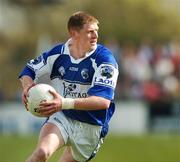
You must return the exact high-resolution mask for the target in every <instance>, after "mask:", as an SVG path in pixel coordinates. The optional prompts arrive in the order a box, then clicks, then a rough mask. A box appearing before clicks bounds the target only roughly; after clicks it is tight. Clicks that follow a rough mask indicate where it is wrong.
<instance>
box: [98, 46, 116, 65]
mask: <svg viewBox="0 0 180 162" xmlns="http://www.w3.org/2000/svg"><path fill="white" fill-rule="evenodd" d="M95 55H96V61H97V62H99V63H102V62H104V63H109V64H114V65H116V64H117V61H116V59H115V57H114V55H113V53H112V51H111V50H110V49H109V48H107V47H106V46H104V45H102V44H98V45H97V49H96V51H95Z"/></svg>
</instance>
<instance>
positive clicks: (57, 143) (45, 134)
mask: <svg viewBox="0 0 180 162" xmlns="http://www.w3.org/2000/svg"><path fill="white" fill-rule="evenodd" d="M63 145H64V140H63V137H62V135H61V132H60V130H59V129H58V127H57V126H56V125H54V124H52V123H45V124H44V126H43V127H42V129H41V132H40V135H39V141H38V147H41V148H43V149H44V150H45V151H48V152H49V153H53V152H54V151H56V150H57V149H58V148H60V147H62V146H63Z"/></svg>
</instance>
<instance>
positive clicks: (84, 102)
mask: <svg viewBox="0 0 180 162" xmlns="http://www.w3.org/2000/svg"><path fill="white" fill-rule="evenodd" d="M109 105H110V100H107V99H105V98H102V97H97V96H90V97H87V98H78V99H75V102H74V108H75V109H77V110H98V109H99V110H100V109H107V108H109Z"/></svg>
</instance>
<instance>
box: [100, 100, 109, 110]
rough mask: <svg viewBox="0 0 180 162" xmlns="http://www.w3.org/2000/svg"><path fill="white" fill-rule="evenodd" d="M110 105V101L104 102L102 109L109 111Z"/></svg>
mask: <svg viewBox="0 0 180 162" xmlns="http://www.w3.org/2000/svg"><path fill="white" fill-rule="evenodd" d="M109 105H110V101H109V100H106V99H105V100H104V101H103V102H101V107H102V109H108V108H109Z"/></svg>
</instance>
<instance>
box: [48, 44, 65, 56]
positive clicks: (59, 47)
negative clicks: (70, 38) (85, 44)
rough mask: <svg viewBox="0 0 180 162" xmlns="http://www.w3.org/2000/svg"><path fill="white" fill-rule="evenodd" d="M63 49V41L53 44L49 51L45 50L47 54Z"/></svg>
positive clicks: (56, 52)
mask: <svg viewBox="0 0 180 162" xmlns="http://www.w3.org/2000/svg"><path fill="white" fill-rule="evenodd" d="M63 49H64V43H60V44H56V45H54V46H53V47H52V48H51V49H50V50H49V51H47V53H48V56H51V55H55V54H61V53H62V51H63Z"/></svg>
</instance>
